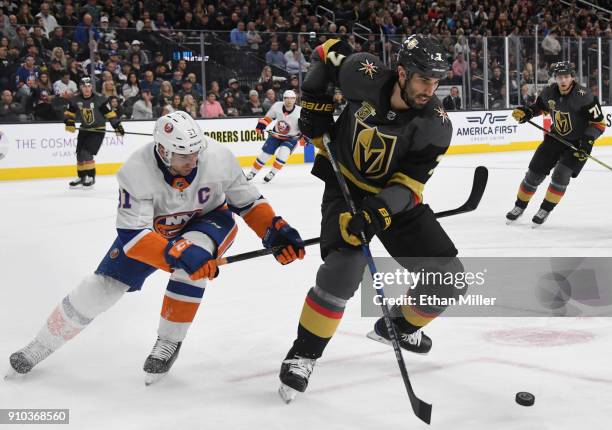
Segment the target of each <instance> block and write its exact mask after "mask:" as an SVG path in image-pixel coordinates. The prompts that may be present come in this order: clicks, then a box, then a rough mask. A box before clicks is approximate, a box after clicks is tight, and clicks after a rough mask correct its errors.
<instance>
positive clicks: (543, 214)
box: [531, 209, 550, 228]
mask: <svg viewBox="0 0 612 430" xmlns="http://www.w3.org/2000/svg"><path fill="white" fill-rule="evenodd" d="M548 215H550V212H549V211H547V210H545V209H540V210H539V211H537V212H536V214H535V215H534V216H533V218H532V219H531V222H533V225H532V228H538V227H540V226H541V225H542V224H544V221H546V219H547V218H548Z"/></svg>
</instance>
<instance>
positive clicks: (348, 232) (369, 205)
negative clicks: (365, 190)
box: [339, 196, 391, 246]
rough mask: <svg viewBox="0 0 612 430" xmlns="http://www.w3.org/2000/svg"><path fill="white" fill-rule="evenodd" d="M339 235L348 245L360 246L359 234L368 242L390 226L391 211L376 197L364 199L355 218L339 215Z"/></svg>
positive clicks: (347, 214)
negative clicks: (362, 234)
mask: <svg viewBox="0 0 612 430" xmlns="http://www.w3.org/2000/svg"><path fill="white" fill-rule="evenodd" d="M339 221H340V233H341V234H342V239H344V241H345V242H346V243H348V244H350V245H353V246H360V245H361V233H362V232H363V233H364V234H365V236H366V239H367V241H368V242H370V240H372V238H373V237H374V235H376V234H377V233H378V232H380V231H382V230H385V229H387V228H388V227H389V226H390V225H391V211H390V210H389V208H388V207H387V205H386V204H385V202H383V201H382V200H381V199H379V198H378V197H374V196H371V197H366V198H365V199H363V201H362V203H361V209H360V210H359V211H357V213H356V214H355V216H353V215H351V214H350V213H349V212H343V213H341V214H340V220H339Z"/></svg>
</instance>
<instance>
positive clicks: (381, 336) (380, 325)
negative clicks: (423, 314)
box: [367, 318, 431, 354]
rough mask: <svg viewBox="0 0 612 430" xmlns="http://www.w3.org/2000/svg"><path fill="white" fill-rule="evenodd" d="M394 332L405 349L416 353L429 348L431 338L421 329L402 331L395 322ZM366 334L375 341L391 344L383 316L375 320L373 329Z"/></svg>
mask: <svg viewBox="0 0 612 430" xmlns="http://www.w3.org/2000/svg"><path fill="white" fill-rule="evenodd" d="M395 332H396V333H397V335H398V337H399V343H400V346H401V347H402V348H403V349H405V350H406V351H410V352H414V353H416V354H427V353H428V352H429V350H430V349H431V338H430V337H429V336H427V335H426V334H425V333H423V331H422V330H417V331H416V332H414V333H403V332H402V331H401V329H400V328H399V327H398V325H397V324H395ZM367 336H368V337H369V338H370V339H372V340H375V341H377V342H381V343H385V344H387V345H391V338H390V337H389V333H388V331H387V325H386V324H385V320H384V319H383V318H380V319H379V320H378V321H376V323H375V324H374V330H372V331H371V332H370V333H368V334H367Z"/></svg>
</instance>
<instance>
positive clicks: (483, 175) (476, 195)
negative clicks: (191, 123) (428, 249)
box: [217, 166, 489, 266]
mask: <svg viewBox="0 0 612 430" xmlns="http://www.w3.org/2000/svg"><path fill="white" fill-rule="evenodd" d="M488 176H489V171H488V170H487V168H486V167H484V166H478V167H477V168H476V170H475V171H474V181H473V183H472V190H471V191H470V196H469V197H468V199H467V200H466V201H465V203H463V204H462V205H461V206H459V207H458V208H455V209H449V210H446V211H442V212H436V213H435V214H434V215H435V216H436V218H445V217H448V216H453V215H460V214H463V213H467V212H471V211H473V210H475V209H476V208H477V207H478V204H479V203H480V199H482V195H483V194H484V191H485V188H486V186H487V179H488ZM320 241H321V238H319V237H313V238H312V239H307V240H305V241H304V246H310V245H316V244H317V243H319V242H320ZM281 248H282V247H281V246H277V247H274V248H264V249H258V250H256V251H249V252H244V253H242V254H236V255H232V256H229V257H222V258H218V259H217V265H218V266H222V265H224V264H231V263H237V262H238V261H244V260H250V259H251V258H257V257H262V256H264V255H269V254H272V253H274V252H275V251H280V250H281Z"/></svg>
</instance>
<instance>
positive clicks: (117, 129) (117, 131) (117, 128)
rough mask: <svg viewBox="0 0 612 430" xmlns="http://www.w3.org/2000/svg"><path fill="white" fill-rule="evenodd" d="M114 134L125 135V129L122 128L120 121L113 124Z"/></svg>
mask: <svg viewBox="0 0 612 430" xmlns="http://www.w3.org/2000/svg"><path fill="white" fill-rule="evenodd" d="M115 134H116V135H117V136H125V130H124V129H123V125H122V124H121V123H119V124H117V126H115Z"/></svg>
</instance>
